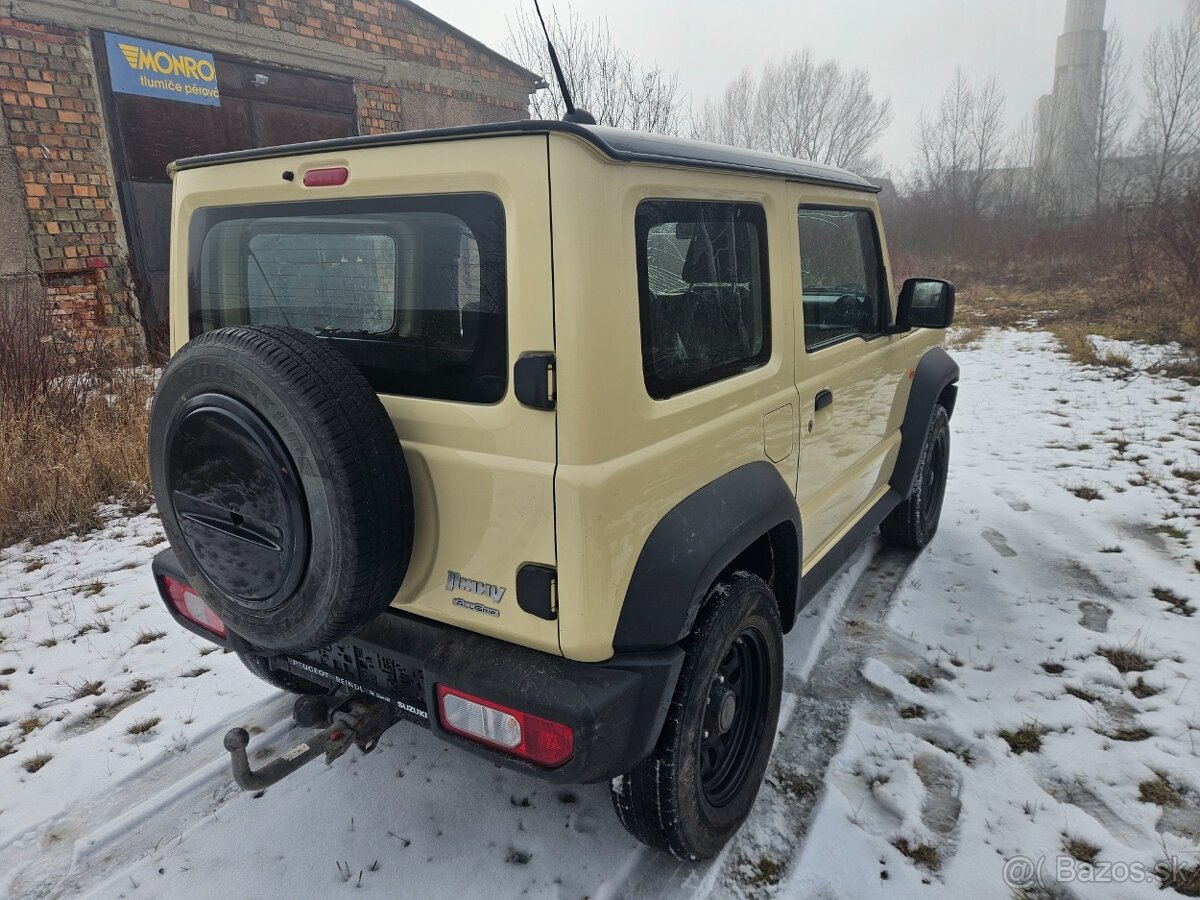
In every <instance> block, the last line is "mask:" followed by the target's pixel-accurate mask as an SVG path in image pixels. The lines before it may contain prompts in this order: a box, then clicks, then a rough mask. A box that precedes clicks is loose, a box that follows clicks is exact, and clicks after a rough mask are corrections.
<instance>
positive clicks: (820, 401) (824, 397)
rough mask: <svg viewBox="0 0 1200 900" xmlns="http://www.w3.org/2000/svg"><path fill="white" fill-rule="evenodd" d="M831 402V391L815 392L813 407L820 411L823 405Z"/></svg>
mask: <svg viewBox="0 0 1200 900" xmlns="http://www.w3.org/2000/svg"><path fill="white" fill-rule="evenodd" d="M832 402H833V391H821V392H819V393H818V394H817V399H816V401H815V402H814V403H813V409H814V410H815V411H816V412H820V411H821V410H823V409H824V408H825V407H827V406H828V405H829V404H831V403H832Z"/></svg>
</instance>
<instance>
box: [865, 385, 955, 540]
mask: <svg viewBox="0 0 1200 900" xmlns="http://www.w3.org/2000/svg"><path fill="white" fill-rule="evenodd" d="M949 470H950V414H949V413H948V412H946V409H945V407H943V406H935V407H934V408H933V417H932V419H931V420H930V422H929V431H928V432H927V433H926V436H925V447H924V448H923V449H922V451H921V460H920V462H918V463H917V473H916V476H915V477H914V478H913V485H912V488H911V490H910V491H909V494H908V496H907V497H905V498H904V500H902V501H901V502H900V505H899V506H897V507H896V508H895V509H894V510H892V511H891V512H890V513H889V514H888V517H887V518H886V519H884V520H883V524H882V525H880V527H879V533H880V535H881V536H882V537H883V540H884V541H885V542H886V543H888V544H891V545H893V546H896V547H908V548H909V549H912V550H920V549H921V548H922V547H924V546H925V545H926V544H928V543H929V542H930V541H931V540H933V536H934V535H935V534H937V529H938V523H939V522H940V521H941V518H942V503H943V501H944V500H945V499H946V477H947V475H948V473H949Z"/></svg>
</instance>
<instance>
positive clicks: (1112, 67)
mask: <svg viewBox="0 0 1200 900" xmlns="http://www.w3.org/2000/svg"><path fill="white" fill-rule="evenodd" d="M1129 68H1130V67H1129V64H1128V63H1127V62H1126V61H1125V41H1124V38H1123V37H1122V35H1121V31H1120V29H1119V28H1118V27H1117V25H1116V23H1112V24H1110V25H1109V26H1108V41H1107V43H1106V45H1105V50H1104V67H1103V69H1102V70H1101V72H1100V93H1099V95H1098V97H1097V101H1098V102H1097V104H1096V132H1095V135H1094V137H1093V141H1092V147H1091V159H1090V160H1089V162H1090V164H1091V167H1092V171H1091V175H1092V211H1093V213H1095V215H1097V216H1099V215H1100V214H1101V212H1103V210H1104V207H1105V202H1106V200H1109V199H1111V198H1112V197H1113V196H1114V195H1119V194H1120V193H1122V189H1121V187H1120V186H1119V185H1117V184H1115V183H1114V182H1115V178H1116V173H1115V172H1114V170H1113V160H1114V159H1115V158H1116V157H1117V156H1119V155H1120V154H1121V152H1122V150H1123V148H1124V138H1125V132H1126V130H1127V129H1128V127H1129V121H1130V117H1131V116H1132V114H1133V96H1132V95H1131V94H1130V92H1129Z"/></svg>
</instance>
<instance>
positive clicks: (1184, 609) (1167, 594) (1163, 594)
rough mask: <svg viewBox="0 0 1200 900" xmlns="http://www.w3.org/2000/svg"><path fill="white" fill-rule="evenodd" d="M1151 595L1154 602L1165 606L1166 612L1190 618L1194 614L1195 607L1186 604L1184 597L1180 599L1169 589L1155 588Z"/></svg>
mask: <svg viewBox="0 0 1200 900" xmlns="http://www.w3.org/2000/svg"><path fill="white" fill-rule="evenodd" d="M1151 593H1152V594H1153V595H1154V599H1155V600H1159V601H1161V602H1162V603H1165V604H1167V611H1168V612H1173V613H1175V615H1177V616H1189V617H1190V616H1191V615H1192V614H1193V613H1195V612H1196V607H1194V606H1192V604H1190V603H1188V601H1187V598H1186V597H1180V596H1179V595H1178V594H1176V593H1175V592H1174V591H1173V590H1171V589H1170V588H1165V587H1156V588H1154V589H1153V590H1152V591H1151Z"/></svg>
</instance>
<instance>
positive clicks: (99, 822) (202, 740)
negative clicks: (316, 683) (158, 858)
mask: <svg viewBox="0 0 1200 900" xmlns="http://www.w3.org/2000/svg"><path fill="white" fill-rule="evenodd" d="M292 702H293V699H292V698H291V697H290V696H289V695H286V694H283V693H280V694H279V695H278V696H277V698H276V699H275V700H274V701H271V702H268V703H265V704H254V705H253V706H249V707H245V708H243V709H240V710H238V711H236V712H234V713H231V714H230V716H229V717H228V718H226V719H225V720H224V721H221V722H218V723H215V724H213V725H211V726H209V727H208V728H206V729H205V730H204V732H203V733H202V734H201V735H198V736H196V740H195V743H193V744H192V745H190V746H189V747H188V749H187V751H186V752H185V753H181V754H178V755H176V754H169V755H163V756H159V757H157V758H155V759H153V760H151V761H150V762H148V763H147V764H146V765H144V766H141V767H140V768H138V769H136V770H134V771H133V772H130V773H129V774H128V775H127V776H125V777H124V778H122V779H121V781H120V783H118V784H115V785H109V786H108V787H107V788H106V789H105V790H104V791H103V792H102V793H98V794H93V795H91V796H87V797H85V798H83V799H81V800H80V801H79V802H78V803H77V804H76V805H75V806H74V807H73V808H72V810H71V812H70V813H69V814H66V815H60V816H54V817H52V818H50V819H47V820H46V821H44V822H41V823H40V824H38V825H37V826H35V827H33V828H30V829H28V830H26V831H25V832H24V833H23V834H20V835H16V836H14V837H13V838H11V839H10V840H9V841H8V842H7V843H6V844H5V845H4V846H3V847H0V872H4V873H5V875H6V880H5V881H0V896H4V897H11V898H19V897H61V896H73V895H76V894H80V893H85V892H86V891H87V889H88V888H89V887H91V886H94V885H97V884H100V883H101V882H103V881H104V880H105V879H106V878H108V877H109V876H110V875H111V874H112V873H113V872H115V871H117V870H118V869H120V868H122V867H124V866H126V865H127V864H128V863H129V862H131V861H133V860H137V859H139V858H141V857H143V856H146V855H147V854H149V853H151V852H153V851H154V850H155V849H156V848H157V847H159V846H161V845H162V844H163V843H165V842H166V841H169V840H171V839H172V838H174V837H175V836H176V835H179V834H181V833H182V832H183V831H185V830H186V829H187V827H188V826H189V825H190V824H191V823H192V822H194V821H196V820H197V819H199V818H201V817H202V816H204V815H208V814H209V813H211V812H212V811H213V810H214V809H215V808H216V807H218V806H220V805H221V804H222V803H223V802H224V801H225V799H226V798H227V797H228V795H229V793H230V790H231V786H232V783H233V777H232V775H231V774H230V768H229V755H228V753H226V752H225V750H224V748H223V746H222V740H223V738H224V734H225V731H226V730H228V729H229V728H231V727H233V726H234V725H247V726H249V727H253V728H261V729H262V738H261V739H262V740H267V739H270V740H272V741H274V740H276V739H277V738H278V737H280V736H282V735H283V734H284V733H285V732H286V731H287V730H288V729H289V727H291V718H290V717H291V709H292Z"/></svg>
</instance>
